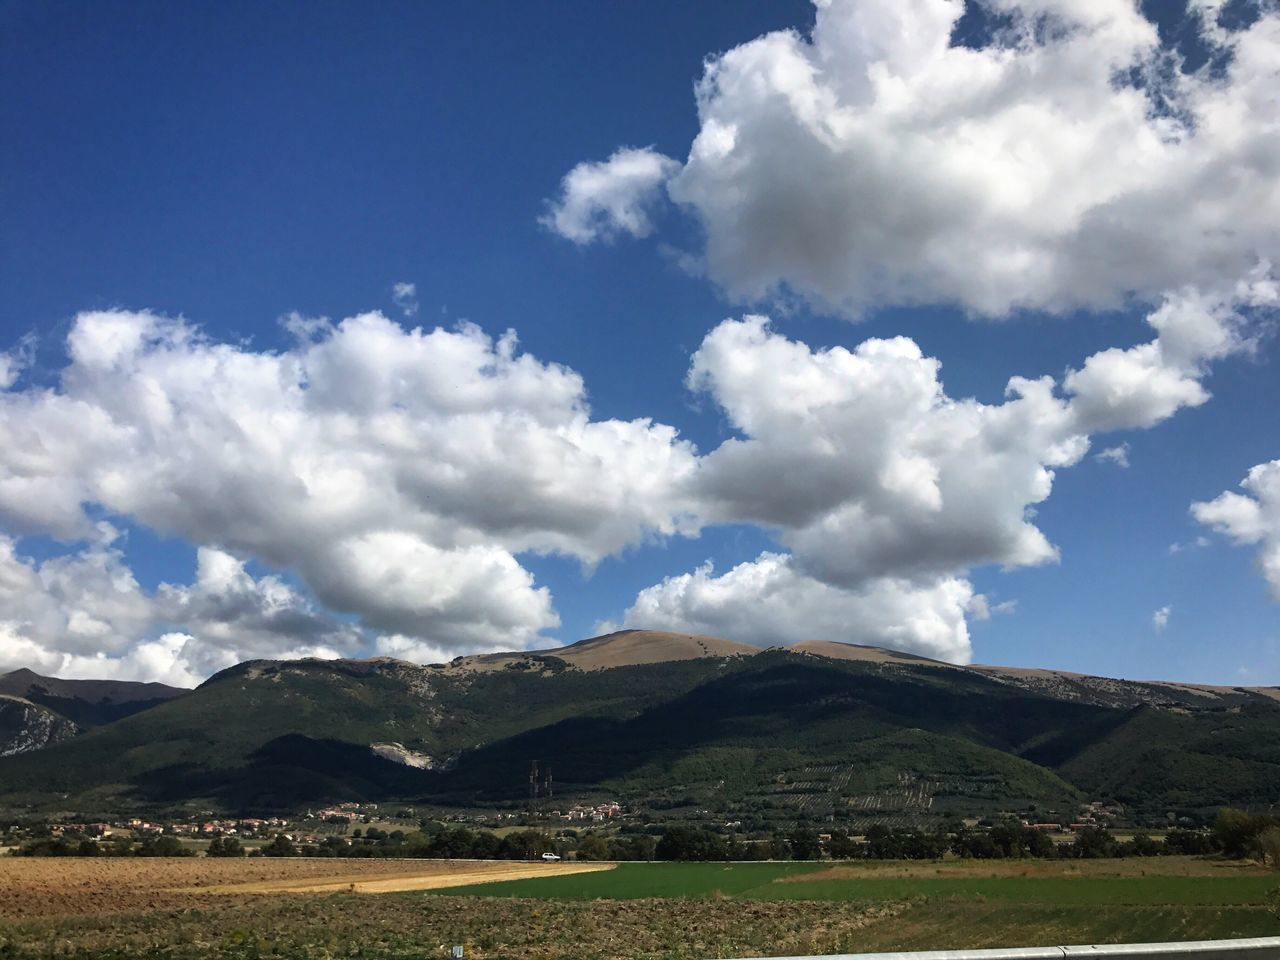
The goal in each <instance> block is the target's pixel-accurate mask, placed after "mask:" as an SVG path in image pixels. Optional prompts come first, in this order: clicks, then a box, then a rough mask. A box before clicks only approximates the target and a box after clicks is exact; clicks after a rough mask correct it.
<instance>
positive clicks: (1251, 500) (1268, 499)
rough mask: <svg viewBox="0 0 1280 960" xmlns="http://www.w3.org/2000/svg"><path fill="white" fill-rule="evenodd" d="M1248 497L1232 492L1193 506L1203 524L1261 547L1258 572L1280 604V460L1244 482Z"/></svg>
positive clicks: (1262, 466)
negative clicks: (1260, 572) (1259, 571)
mask: <svg viewBox="0 0 1280 960" xmlns="http://www.w3.org/2000/svg"><path fill="white" fill-rule="evenodd" d="M1240 486H1241V487H1242V488H1243V489H1244V493H1236V492H1235V491H1234V490H1228V491H1226V492H1224V493H1221V494H1219V495H1218V496H1217V497H1215V498H1214V499H1213V500H1210V501H1208V502H1205V503H1194V504H1192V505H1191V514H1192V516H1194V517H1195V518H1196V519H1197V520H1199V521H1200V522H1201V523H1203V524H1206V525H1207V526H1210V527H1212V528H1213V529H1214V530H1216V531H1218V532H1219V533H1222V534H1225V535H1226V536H1228V537H1230V538H1231V539H1232V540H1233V541H1235V542H1236V543H1239V544H1248V545H1256V546H1257V547H1258V568H1259V569H1260V570H1261V571H1262V575H1263V577H1265V578H1266V581H1267V584H1268V586H1269V587H1270V588H1271V595H1272V596H1273V597H1275V599H1276V600H1280V460H1272V461H1270V462H1269V463H1260V464H1258V465H1257V466H1256V467H1254V468H1252V469H1251V470H1250V471H1249V473H1248V474H1247V475H1246V476H1245V478H1244V480H1242V481H1241V483H1240Z"/></svg>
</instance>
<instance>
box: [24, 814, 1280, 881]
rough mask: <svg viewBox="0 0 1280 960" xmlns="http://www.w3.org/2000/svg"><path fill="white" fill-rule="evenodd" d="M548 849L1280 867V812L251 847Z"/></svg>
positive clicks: (140, 847)
mask: <svg viewBox="0 0 1280 960" xmlns="http://www.w3.org/2000/svg"><path fill="white" fill-rule="evenodd" d="M16 852H17V853H18V855H20V856H54V857H56V856H82V857H83V856H140V857H173V856H191V855H193V850H192V849H191V848H190V847H187V846H184V845H183V844H182V843H181V842H179V841H178V840H177V839H176V838H174V837H169V836H159V837H150V838H147V839H145V840H143V841H141V842H140V843H139V842H135V841H133V840H130V839H126V838H112V839H111V840H109V841H106V842H104V843H97V842H95V841H93V840H89V839H81V838H77V837H67V836H64V837H42V838H37V839H33V840H30V841H28V842H27V843H25V844H23V845H22V847H21V848H19V850H18V851H16ZM246 853H247V851H246V849H245V848H244V847H243V845H242V844H241V843H240V841H239V840H237V839H236V838H235V837H216V838H214V840H213V841H212V842H211V843H210V845H209V847H208V850H207V855H208V856H210V857H241V856H245V855H246ZM544 853H556V854H558V855H560V856H565V855H568V854H570V853H572V854H573V855H574V856H576V857H577V859H579V860H690V861H709V860H816V859H821V858H823V857H830V858H832V859H835V860H859V859H865V860H937V859H941V858H942V857H944V856H946V855H948V854H952V855H954V856H958V857H963V858H970V859H977V860H995V859H1020V858H1046V859H1047V858H1079V859H1094V858H1101V857H1151V856H1160V855H1163V854H1190V855H1203V854H1222V855H1224V856H1227V857H1255V858H1257V859H1260V860H1262V861H1263V862H1269V863H1271V864H1273V865H1275V866H1276V867H1277V868H1280V819H1277V818H1276V817H1273V816H1270V815H1266V814H1250V813H1246V812H1245V811H1242V810H1233V809H1224V810H1221V811H1219V813H1218V816H1217V818H1216V820H1215V821H1214V824H1213V827H1212V828H1211V829H1210V830H1208V831H1197V830H1182V829H1173V830H1170V831H1169V832H1168V834H1166V836H1165V837H1164V839H1163V840H1156V839H1154V838H1152V837H1150V836H1147V835H1146V834H1142V833H1139V834H1137V835H1135V836H1134V837H1133V838H1132V839H1129V840H1119V839H1117V838H1116V837H1115V836H1114V835H1113V834H1112V833H1111V832H1110V831H1108V830H1106V829H1104V828H1102V827H1094V826H1089V827H1084V828H1082V829H1081V830H1079V831H1078V832H1077V833H1076V834H1075V836H1074V837H1073V839H1072V841H1071V842H1070V843H1066V844H1062V845H1059V844H1056V843H1055V842H1054V841H1053V839H1052V838H1051V837H1050V836H1048V835H1047V834H1046V833H1045V832H1044V831H1042V830H1035V829H1032V828H1030V827H1025V826H1023V825H1022V823H1021V822H1019V821H1018V820H1013V819H1008V820H1002V821H998V822H995V823H992V824H991V825H989V826H978V827H969V826H965V825H963V824H960V823H953V824H950V825H949V826H941V827H939V828H938V829H936V830H894V829H890V828H888V827H884V826H873V827H871V828H870V829H868V830H867V833H866V835H865V837H863V838H861V839H858V838H855V837H851V836H848V835H846V834H843V833H839V832H834V833H832V834H831V835H830V836H829V837H825V838H823V839H822V840H820V838H819V835H818V833H817V832H816V831H815V830H813V829H811V828H808V827H799V828H797V829H795V830H793V831H791V832H790V833H787V834H778V835H775V836H772V837H763V838H755V839H742V838H740V837H738V836H736V835H733V834H725V833H720V832H717V831H715V830H710V829H706V828H700V827H695V826H687V825H683V824H674V825H671V826H668V827H667V828H666V829H665V831H663V833H662V834H661V836H660V837H656V838H655V837H654V836H652V835H650V834H647V833H639V832H624V833H619V834H617V835H605V834H602V833H599V832H589V833H586V834H584V835H583V836H581V837H579V836H577V835H576V834H573V833H572V831H569V832H567V833H566V834H565V835H562V836H561V837H559V838H555V839H553V838H552V837H550V836H548V835H547V834H546V833H543V832H541V831H539V830H532V829H530V830H519V831H515V832H513V833H509V834H507V835H505V836H499V835H498V834H496V833H493V832H491V831H488V830H470V829H468V828H466V827H446V826H444V825H443V824H439V823H433V822H429V821H427V822H424V823H423V829H422V830H411V831H408V832H406V831H402V830H394V831H391V832H390V833H387V832H384V831H382V830H378V829H376V828H374V829H370V830H368V831H366V833H365V835H364V836H363V837H356V838H354V839H353V840H350V841H348V840H347V839H346V838H343V837H327V838H325V839H324V840H323V841H321V842H320V843H318V844H299V843H295V842H294V841H293V840H291V839H289V838H288V837H286V836H284V835H283V834H281V835H278V836H276V837H275V838H273V839H272V840H271V841H270V842H269V843H267V844H265V845H264V846H262V847H260V848H259V849H257V850H254V851H252V852H248V855H250V856H264V857H297V856H303V857H370V858H375V857H419V858H435V859H478V860H535V859H537V858H539V857H541V856H542V855H543V854H544Z"/></svg>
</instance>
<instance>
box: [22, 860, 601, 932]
mask: <svg viewBox="0 0 1280 960" xmlns="http://www.w3.org/2000/svg"><path fill="white" fill-rule="evenodd" d="M612 866H613V865H612V864H606V863H580V864H579V863H512V862H508V861H474V860H305V859H281V860H270V859H258V858H254V859H244V860H208V859H204V858H199V859H197V858H191V859H172V860H169V859H160V858H156V859H149V858H147V859H142V858H139V859H133V858H127V859H126V858H115V857H95V858H86V859H80V858H75V857H68V858H65V859H64V858H55V857H0V919H14V920H16V919H29V918H34V917H53V916H87V915H93V916H102V915H106V914H116V913H135V912H137V911H139V910H169V909H173V910H183V909H190V908H192V907H198V906H199V905H200V904H201V903H202V902H203V903H207V902H208V900H209V898H210V896H211V895H214V894H217V895H220V896H232V897H236V896H239V897H244V896H251V895H255V894H267V893H291V894H304V893H337V892H346V893H392V892H395V891H403V890H432V889H436V888H439V887H452V886H459V885H461V884H471V883H487V882H490V881H494V880H514V879H521V878H525V877H535V876H553V875H556V874H563V873H578V872H584V871H588V870H607V869H610V868H611V867H612Z"/></svg>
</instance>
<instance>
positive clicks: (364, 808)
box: [305, 803, 378, 823]
mask: <svg viewBox="0 0 1280 960" xmlns="http://www.w3.org/2000/svg"><path fill="white" fill-rule="evenodd" d="M377 813H378V805H377V804H376V803H340V804H338V805H337V806H334V807H325V808H324V809H323V810H308V811H307V813H306V817H305V819H308V820H326V821H328V822H329V823H338V822H340V821H342V822H346V823H368V822H369V820H370V819H371V818H373V817H375V816H377Z"/></svg>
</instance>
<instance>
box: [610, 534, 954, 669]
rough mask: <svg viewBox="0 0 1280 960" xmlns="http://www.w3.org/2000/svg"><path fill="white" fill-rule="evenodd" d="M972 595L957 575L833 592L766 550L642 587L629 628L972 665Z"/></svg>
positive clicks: (626, 618)
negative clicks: (857, 646)
mask: <svg viewBox="0 0 1280 960" xmlns="http://www.w3.org/2000/svg"><path fill="white" fill-rule="evenodd" d="M973 597H974V593H973V588H972V587H971V586H970V584H969V583H968V582H967V581H965V580H961V579H956V578H942V579H938V580H934V581H931V582H928V583H924V584H916V583H912V582H909V581H905V580H897V579H889V578H879V579H874V580H870V581H868V582H867V583H865V584H862V585H861V586H859V587H858V588H857V589H843V588H839V587H833V586H831V585H829V584H826V583H822V582H821V581H819V580H816V579H814V578H812V577H809V576H806V575H805V574H804V573H803V572H801V571H799V570H797V569H796V565H795V562H794V560H793V558H791V557H788V556H785V555H782V554H777V553H763V554H761V555H760V556H759V557H757V558H756V559H755V560H752V561H749V562H746V563H741V564H738V565H737V566H735V567H733V568H732V569H731V570H728V571H726V572H725V573H723V574H721V575H720V576H716V575H715V572H714V570H713V569H712V567H711V565H710V564H709V563H708V564H704V565H703V566H701V567H699V568H698V569H697V570H695V571H694V572H692V573H685V574H680V575H678V576H673V577H667V578H666V579H664V580H663V581H662V582H661V583H658V584H655V585H654V586H651V587H647V588H645V589H644V590H642V591H641V592H640V594H639V595H638V596H637V597H636V600H635V603H634V604H632V605H631V607H630V608H628V609H627V611H626V613H625V614H624V615H623V625H624V626H628V627H643V628H645V629H650V630H654V629H657V630H673V631H678V632H684V633H703V634H711V635H713V636H723V637H732V638H734V639H735V640H741V641H744V642H746V643H754V644H759V645H761V646H769V645H774V644H791V643H796V642H798V641H800V640H814V639H819V640H838V641H842V642H845V643H862V644H869V645H873V646H882V647H891V648H893V649H895V650H909V651H912V652H915V653H920V654H923V655H926V656H931V657H936V658H940V659H944V660H950V661H954V662H958V663H967V662H968V661H969V659H970V657H971V647H970V643H969V630H968V626H967V624H966V622H965V612H966V610H967V609H968V607H969V605H970V603H971V601H972V600H973Z"/></svg>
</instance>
